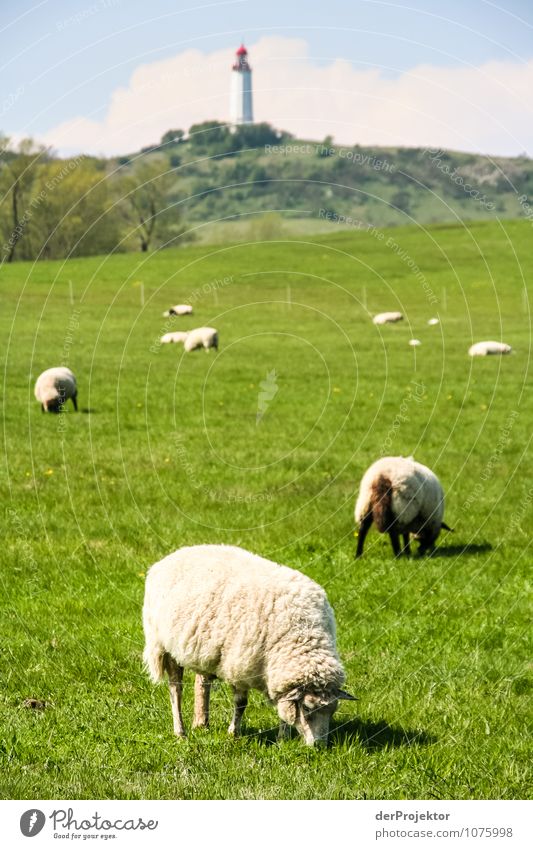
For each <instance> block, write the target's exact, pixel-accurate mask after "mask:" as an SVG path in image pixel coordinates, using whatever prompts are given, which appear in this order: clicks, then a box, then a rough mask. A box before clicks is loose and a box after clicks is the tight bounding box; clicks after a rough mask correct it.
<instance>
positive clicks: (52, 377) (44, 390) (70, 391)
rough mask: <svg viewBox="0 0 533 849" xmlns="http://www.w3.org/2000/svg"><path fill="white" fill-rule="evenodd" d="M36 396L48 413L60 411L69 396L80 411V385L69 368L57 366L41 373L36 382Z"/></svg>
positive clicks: (42, 408) (44, 410)
mask: <svg viewBox="0 0 533 849" xmlns="http://www.w3.org/2000/svg"><path fill="white" fill-rule="evenodd" d="M34 391H35V397H36V398H37V400H38V401H39V403H40V405H41V410H42V411H43V413H44V412H47V413H59V412H60V410H61V408H62V407H63V405H64V404H65V402H66V401H68V399H69V398H72V403H73V404H74V409H75V410H76V412H77V411H78V387H77V385H76V378H75V376H74V374H73V373H72V372H71V370H70V369H69V368H66V367H65V366H57V367H56V368H49V369H47V370H46V371H43V373H42V374H40V375H39V377H38V378H37V380H36V382H35V390H34Z"/></svg>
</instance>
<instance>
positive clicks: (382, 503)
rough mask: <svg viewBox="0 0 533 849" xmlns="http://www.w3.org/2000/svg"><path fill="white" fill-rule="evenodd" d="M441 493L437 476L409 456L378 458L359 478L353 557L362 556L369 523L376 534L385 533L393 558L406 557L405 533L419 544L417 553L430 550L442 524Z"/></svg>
mask: <svg viewBox="0 0 533 849" xmlns="http://www.w3.org/2000/svg"><path fill="white" fill-rule="evenodd" d="M443 515H444V492H443V490H442V486H441V485H440V481H439V479H438V478H437V476H436V475H435V474H434V473H433V472H432V471H431V469H428V467H427V466H423V465H422V464H421V463H417V462H416V460H414V459H413V458H412V457H382V458H381V459H380V460H377V461H376V462H375V463H373V464H372V465H371V466H370V468H369V469H368V470H367V471H366V472H365V474H364V475H363V479H362V481H361V485H360V487H359V495H358V497H357V503H356V505H355V521H356V522H357V523H358V525H359V536H358V540H357V553H356V557H360V556H361V555H362V553H363V546H364V543H365V538H366V535H367V533H368V531H369V530H370V526H371V525H372V522H375V523H376V527H377V529H378V531H379V532H380V533H382V534H383V533H386V532H387V533H388V534H389V536H390V541H391V544H392V548H393V551H394V554H395V555H396V557H397V556H398V555H399V554H400V541H399V537H400V534H402V536H403V551H404V552H405V553H406V554H410V553H411V551H410V547H409V534H414V536H415V537H416V539H418V540H419V541H420V549H419V554H424V553H425V552H426V551H432V550H433V548H434V544H435V541H436V539H437V537H438V535H439V534H440V531H441V528H444V529H445V530H447V531H449V530H451V528H449V527H448V525H446V524H445V523H444V522H443V521H442V517H443Z"/></svg>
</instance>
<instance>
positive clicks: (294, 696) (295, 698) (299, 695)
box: [280, 687, 304, 702]
mask: <svg viewBox="0 0 533 849" xmlns="http://www.w3.org/2000/svg"><path fill="white" fill-rule="evenodd" d="M303 695H304V693H303V690H302V689H300V688H299V687H295V689H294V690H289V692H288V693H285V695H284V696H283V698H282V699H280V701H282V702H299V701H300V699H303Z"/></svg>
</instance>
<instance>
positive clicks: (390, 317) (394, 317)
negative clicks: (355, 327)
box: [372, 312, 403, 324]
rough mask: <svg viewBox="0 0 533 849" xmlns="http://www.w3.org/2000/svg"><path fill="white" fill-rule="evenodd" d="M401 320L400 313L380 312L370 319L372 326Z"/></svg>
mask: <svg viewBox="0 0 533 849" xmlns="http://www.w3.org/2000/svg"><path fill="white" fill-rule="evenodd" d="M402 320H403V315H402V313H401V312H380V313H378V314H377V315H375V316H374V318H373V319H372V321H373V322H374V324H390V323H392V322H395V321H402Z"/></svg>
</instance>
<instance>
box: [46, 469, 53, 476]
mask: <svg viewBox="0 0 533 849" xmlns="http://www.w3.org/2000/svg"><path fill="white" fill-rule="evenodd" d="M53 474H54V470H53V469H47V470H46V472H45V475H53Z"/></svg>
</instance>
